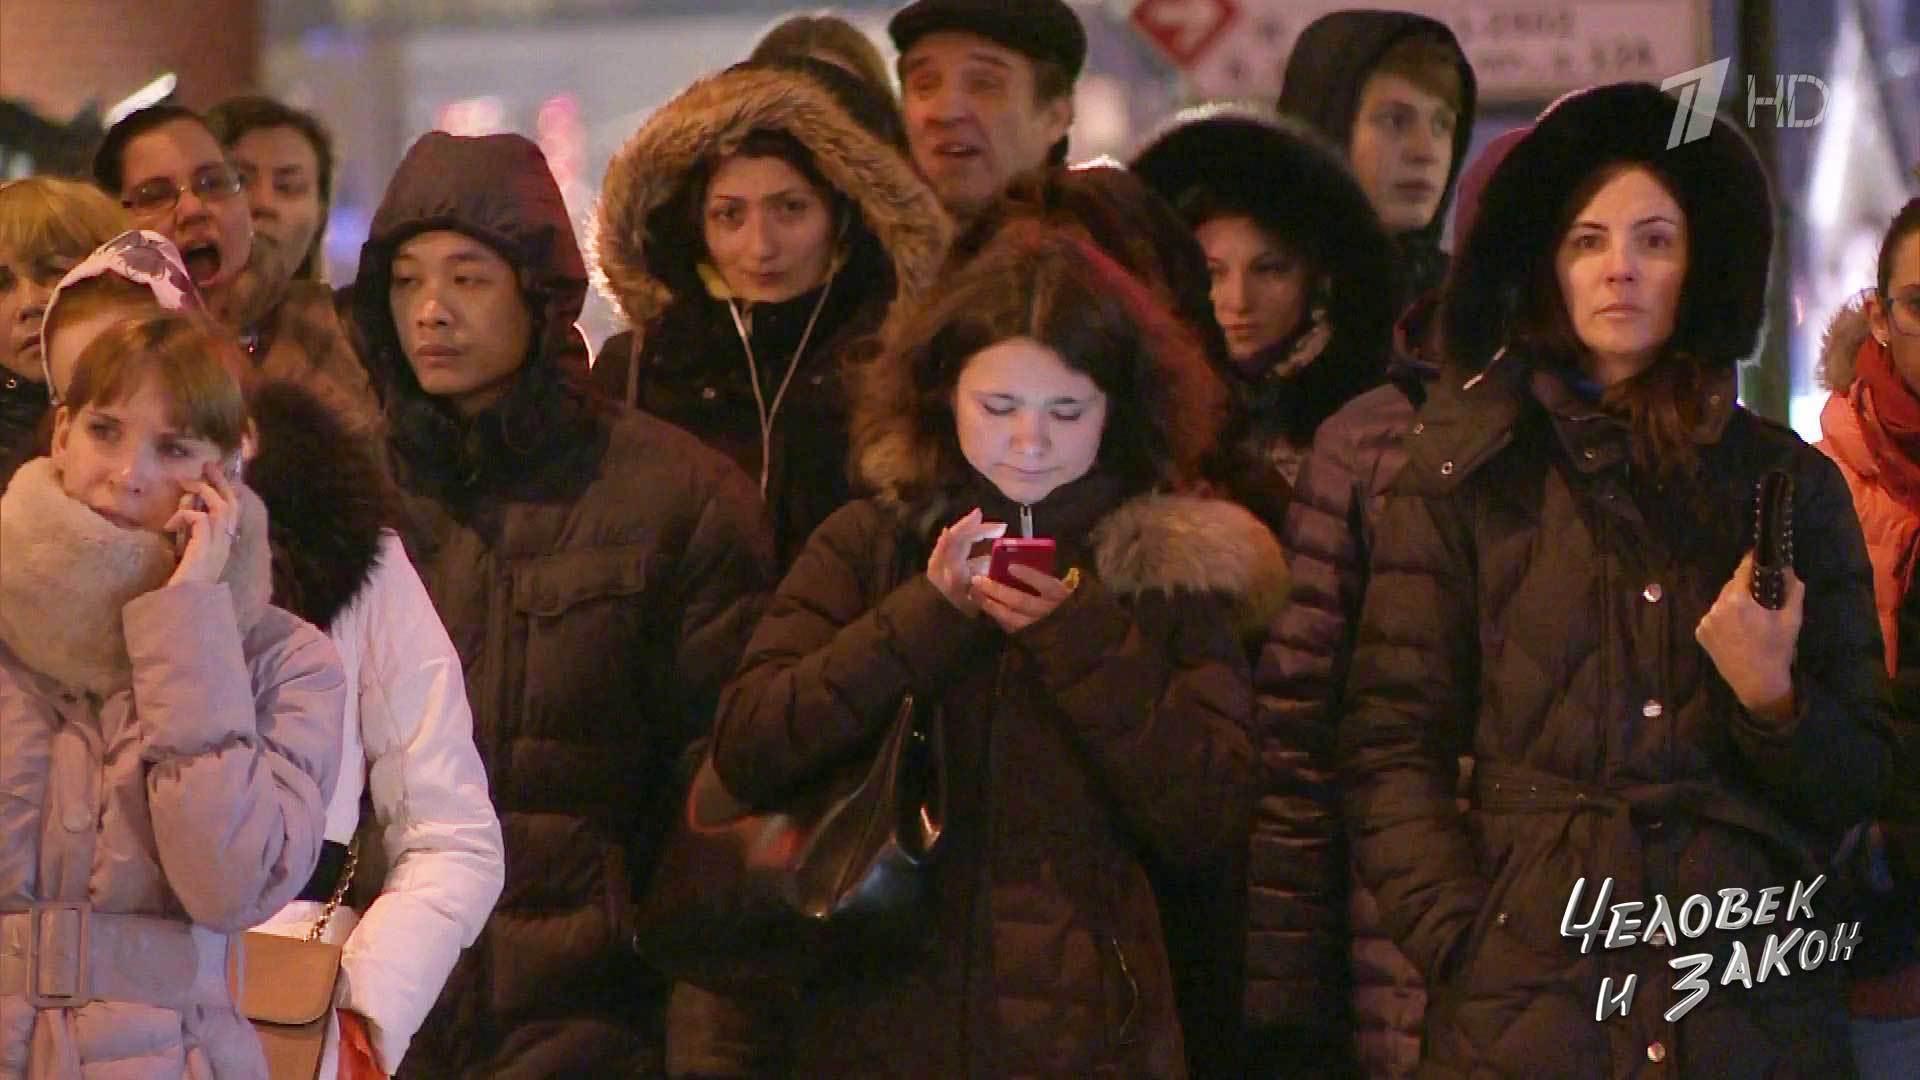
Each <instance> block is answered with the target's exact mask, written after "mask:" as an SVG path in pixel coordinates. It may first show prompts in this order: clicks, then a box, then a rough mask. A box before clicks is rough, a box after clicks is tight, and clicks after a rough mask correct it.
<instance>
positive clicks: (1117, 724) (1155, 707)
mask: <svg viewBox="0 0 1920 1080" xmlns="http://www.w3.org/2000/svg"><path fill="white" fill-rule="evenodd" d="M1223 404H1224V400H1223V393H1222V390H1221V388H1220V386H1219V385H1218V383H1217V381H1216V379H1215V376H1214V375H1213V373H1212V371H1211V370H1210V369H1209V368H1208V366H1207V364H1206V362H1205V361H1204V360H1203V359H1202V358H1201V357H1200V356H1199V355H1198V353H1197V351H1195V350H1194V349H1193V347H1192V346H1191V344H1189V343H1188V340H1187V338H1186V337H1185V335H1184V334H1182V333H1181V332H1180V331H1179V330H1178V329H1177V328H1176V327H1175V324H1173V322H1172V320H1171V319H1169V318H1168V317H1167V316H1166V315H1165V313H1164V312H1163V311H1161V310H1160V309H1159V308H1158V306H1157V305H1156V304H1155V303H1154V302H1153V301H1152V300H1151V299H1150V298H1149V297H1148V296H1147V294H1146V293H1145V291H1144V290H1142V289H1141V288H1140V287H1139V286H1138V285H1137V284H1136V283H1134V282H1133V280H1132V279H1131V278H1129V277H1128V276H1127V275H1126V274H1125V273H1124V272H1123V271H1121V270H1119V269H1118V268H1117V267H1116V266H1115V265H1114V264H1113V263H1112V262H1111V261H1110V260H1108V259H1107V258H1106V257H1105V256H1104V255H1102V254H1100V253H1099V251H1098V250H1097V249H1095V248H1094V247H1092V246H1091V245H1089V244H1087V243H1085V242H1084V241H1080V240H1076V239H1073V238H1072V237H1071V236H1069V235H1068V234H1066V233H1064V232H1062V231H1060V230H1050V229H1047V228H1045V227H1042V226H1037V225H1032V224H1026V225H1022V226H1015V227H1011V228H1009V229H1008V230H1006V231H1005V232H1003V234H1002V235H1001V236H1000V237H998V238H997V239H996V240H995V241H994V242H993V243H992V244H991V245H989V246H988V247H987V249H986V250H985V251H984V252H983V253H982V254H981V255H980V256H979V257H977V258H976V259H974V260H972V261H971V262H970V263H969V264H968V265H967V266H966V267H965V268H964V269H962V270H961V271H959V272H958V273H956V274H955V275H954V276H953V277H952V278H951V279H950V280H949V281H948V282H947V283H946V287H945V288H944V289H943V290H942V292H941V294H940V296H939V297H938V298H937V299H933V300H930V301H929V302H927V303H924V304H922V305H920V306H918V307H916V308H914V309H913V310H911V311H910V312H907V313H906V314H905V315H904V316H903V317H902V318H901V319H900V320H899V321H898V322H897V323H894V324H891V325H890V329H889V331H888V335H887V340H886V348H885V350H884V352H883V353H882V355H881V356H880V358H879V359H878V360H877V361H875V362H874V363H873V364H872V365H871V366H869V367H868V368H866V369H864V370H863V374H862V384H861V389H860V395H859V398H858V400H857V404H856V412H855V420H854V446H855V455H856V460H857V461H858V463H859V466H860V468H861V470H862V472H863V475H864V477H865V479H866V480H867V482H869V483H871V484H872V485H873V487H874V488H875V489H876V490H877V491H878V492H879V493H880V494H878V495H877V496H875V497H873V498H868V499H863V500H860V501H857V502H854V503H851V504H849V505H848V506H846V507H844V508H843V509H841V510H840V511H838V512H837V513H836V514H835V515H834V516H833V517H831V518H829V519H828V521H827V523H826V524H825V525H823V526H821V528H820V530H819V531H818V532H816V533H815V534H814V537H813V539H812V540H811V541H810V542H809V543H808V545H807V548H806V549H805V550H804V551H803V552H802V553H801V556H800V558H799V560H798V561H797V562H796V563H795V565H794V568H793V570H792V572H790V573H789V574H788V576H787V578H786V580H785V581H784V582H783V583H782V585H781V588H780V590H779V592H778V593H777V594H776V596H775V598H774V600H773V602H772V606H771V608H770V610H769V612H768V614H767V615H766V617H765V618H764V619H763V620H762V622H761V624H760V626H759V628H758V629H757V630H756V631H755V634H754V637H753V640H752V642H751V643H750V645H749V646H748V650H747V655H746V657H745V658H744V660H743V661H742V664H741V668H740V672H739V674H738V675H737V676H736V678H735V680H734V682H733V683H732V684H731V685H730V686H729V687H728V688H727V690H726V692H725V693H724V694H723V696H722V702H721V707H720V713H719V716H718V718H717V721H716V724H717V727H716V733H715V765H716V767H717V769H718V771H719V773H720V777H721V779H722V780H723V781H724V782H725V783H726V786H727V788H728V789H729V790H730V791H733V792H735V793H737V794H738V795H740V796H741V797H742V798H744V799H747V800H749V801H751V802H754V803H757V804H762V805H775V806H777V805H779V804H780V802H781V800H782V799H784V798H788V797H791V795H792V794H793V793H794V792H795V791H796V790H797V789H798V788H800V787H801V786H803V785H805V784H807V783H808V782H810V781H812V780H815V779H816V778H819V777H821V776H823V775H825V774H826V773H827V772H828V771H829V770H832V769H833V768H835V767H836V766H837V765H838V764H839V763H841V762H844V761H847V760H849V759H852V758H856V757H858V756H859V755H861V754H864V753H870V752H871V750H872V747H873V745H874V740H875V738H876V737H877V736H878V735H879V733H880V731H881V730H882V728H883V727H884V726H885V725H886V723H887V722H888V721H889V720H890V719H891V718H892V717H893V715H894V710H895V708H896V707H897V706H898V704H899V702H900V699H901V697H902V695H903V694H905V693H908V692H913V693H915V694H916V695H917V696H918V697H920V698H922V699H924V700H926V701H928V702H930V703H937V705H938V706H939V707H940V709H941V710H942V713H943V715H944V716H945V717H946V740H947V743H946V746H947V751H946V752H947V763H948V774H949V776H950V777H951V780H950V789H951V791H952V793H953V794H952V801H951V802H950V805H949V828H948V831H947V833H946V836H945V839H944V841H943V843H944V845H945V847H944V849H943V851H942V853H941V859H940V863H939V865H938V869H937V872H936V878H935V886H934V888H935V894H936V895H935V897H934V906H935V920H936V925H937V931H936V935H935V940H934V941H933V943H932V945H931V947H930V951H929V952H928V953H926V954H925V955H921V956H913V957H901V958H899V960H900V965H899V969H897V970H891V971H888V970H884V969H883V970H881V971H877V972H873V973H869V974H864V975H862V974H854V973H845V974H839V975H836V976H832V977H828V978H826V979H823V980H821V981H820V982H818V983H814V984H810V985H807V986H805V987H803V988H801V990H802V993H801V994H800V995H799V996H800V1000H801V1010H802V1012H803V1014H804V1015H803V1016H802V1017H801V1018H800V1020H799V1022H797V1023H796V1025H795V1031H796V1037H795V1045H794V1051H793V1063H792V1068H793V1073H794V1075H799V1076H839V1075H868V1076H872V1075H884V1076H915V1077H918V1076H963V1075H983V1074H990V1075H1036V1074H1047V1075H1092V1074H1099V1073H1103V1072H1107V1071H1110V1072H1111V1073H1112V1074H1113V1075H1125V1076H1182V1075H1185V1073H1186V1065H1185V1060H1184V1057H1183V1052H1182V1045H1181V1035H1180V1029H1179V1024H1178V1022H1177V1020H1176V1019H1175V1011H1174V1001H1173V995H1172V987H1171V980H1170V977H1169V974H1168V968H1167V958H1166V952H1165V947H1164V944H1163V941H1162V937H1161V928H1160V922H1159V916H1158V911H1157V908H1156V905H1155V902H1154V897H1153V891H1152V888H1151V886H1150V885H1149V883H1148V880H1147V876H1146V870H1145V867H1144V862H1145V860H1147V859H1149V858H1152V859H1156V860H1161V861H1164V862H1165V863H1167V864H1170V865H1175V866H1190V865H1195V864H1197V863H1200V862H1203V861H1205V860H1207V859H1210V858H1214V857H1217V856H1218V855H1219V854H1220V853H1221V852H1222V851H1223V850H1225V849H1226V848H1227V847H1228V846H1229V845H1236V844H1241V843H1244V842H1245V832H1244V826H1245V822H1246V812H1247V797H1248V792H1249V784H1250V782H1251V779H1252V759H1251V751H1250V748H1249V744H1248V741H1247V736H1246V731H1245V727H1246V724H1247V722H1248V719H1249V712H1250V709H1251V706H1252V699H1251V694H1250V689H1249V687H1248V681H1247V673H1246V661H1245V658H1244V654H1243V652H1242V650H1241V645H1240V641H1239V637H1238V632H1237V629H1236V627H1237V625H1238V624H1237V621H1236V617H1239V618H1251V619H1254V620H1261V619H1264V617H1265V613H1266V611H1267V610H1270V603H1271V601H1272V600H1274V599H1275V597H1276V596H1277V595H1278V594H1277V591H1276V590H1279V589H1282V588H1283V587H1284V573H1285V571H1284V567H1283V566H1282V565H1281V563H1280V559H1279V551H1278V547H1277V545H1276V544H1275V543H1274V541H1273V539H1272V536H1271V535H1270V534H1269V533H1268V532H1267V530H1266V529H1265V528H1264V527H1263V526H1261V525H1260V524H1259V522H1258V521H1257V520H1256V519H1255V518H1254V517H1253V516H1252V515H1251V514H1248V513H1247V512H1246V511H1245V510H1243V509H1241V508H1239V507H1237V506H1235V505H1233V504H1230V503H1225V502H1220V501H1215V500H1209V499H1200V498H1194V497H1191V496H1182V495H1179V494H1176V493H1175V492H1177V490H1178V489H1179V487H1180V485H1181V484H1182V483H1183V482H1185V481H1190V480H1191V478H1192V476H1193V474H1194V470H1195V468H1196V466H1197V464H1198V463H1199V461H1200V460H1201V458H1202V457H1204V455H1205V453H1206V452H1207V450H1208V443H1209V441H1210V440H1211V438H1212V436H1213V434H1214V431H1215V430H1216V427H1217V424H1218V422H1219V417H1220V415H1221V413H1222V406H1223ZM1002 535H1006V536H1013V535H1029V536H1045V537H1051V538H1053V540H1054V541H1055V544H1056V546H1057V549H1058V561H1057V568H1056V569H1057V571H1058V572H1059V573H1061V574H1063V575H1065V578H1066V580H1062V578H1060V577H1054V576H1050V575H1047V574H1042V573H1039V572H1038V571H1032V570H1026V569H1022V570H1018V571H1015V572H1014V574H1015V577H1016V578H1017V579H1018V580H1019V581H1020V582H1021V583H1022V584H1024V585H1025V586H1027V587H1028V588H1030V589H1032V590H1034V591H1033V593H1032V594H1029V593H1025V592H1022V591H1020V590H1019V589H1016V588H1014V587H1012V586H1010V585H1006V584H1001V583H999V582H995V581H993V580H991V579H989V578H988V577H986V576H984V575H985V571H986V566H985V562H986V560H985V559H984V558H981V557H974V556H973V555H972V552H973V550H974V546H975V545H976V544H979V543H983V542H987V541H991V540H992V539H994V538H995V537H999V536H1002ZM1070 581H1077V585H1074V584H1069V582H1070Z"/></svg>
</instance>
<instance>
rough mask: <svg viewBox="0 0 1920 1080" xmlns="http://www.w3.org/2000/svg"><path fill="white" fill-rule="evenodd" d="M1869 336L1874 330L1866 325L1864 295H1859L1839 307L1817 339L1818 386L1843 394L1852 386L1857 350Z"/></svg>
mask: <svg viewBox="0 0 1920 1080" xmlns="http://www.w3.org/2000/svg"><path fill="white" fill-rule="evenodd" d="M1872 336H1873V329H1872V327H1870V326H1869V325H1868V324H1867V294H1866V293H1865V292H1862V293H1861V294H1860V295H1858V296H1855V297H1854V298H1853V299H1851V300H1849V301H1847V302H1846V303H1845V304H1842V305H1841V307H1840V310H1839V311H1838V312H1836V313H1835V314H1834V316H1833V321H1832V322H1830V323H1828V324H1827V332H1826V334H1824V335H1823V336H1822V337H1821V339H1820V366H1819V368H1818V369H1817V372H1816V374H1817V376H1818V378H1819V380H1820V385H1821V386H1823V387H1825V388H1826V389H1828V390H1830V391H1832V392H1833V393H1836V394H1844V393H1846V392H1847V387H1849V386H1852V385H1853V374H1854V364H1855V363H1856V362H1857V360H1858V358H1859V356H1860V347H1861V346H1862V345H1865V344H1866V343H1867V339H1868V338H1870V337H1872Z"/></svg>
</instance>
